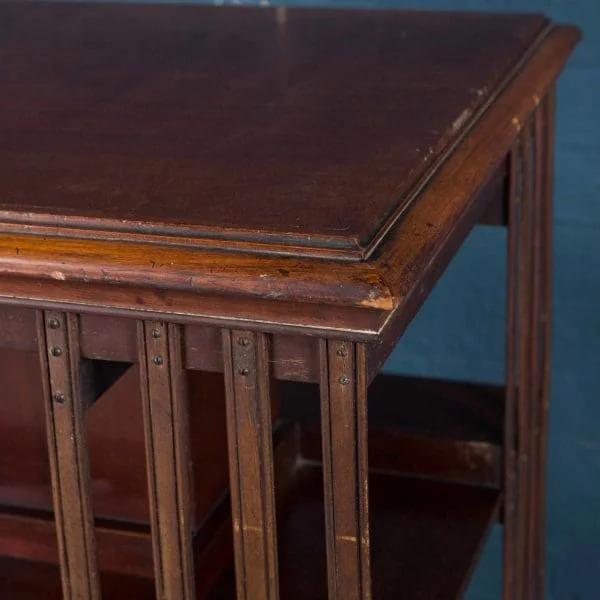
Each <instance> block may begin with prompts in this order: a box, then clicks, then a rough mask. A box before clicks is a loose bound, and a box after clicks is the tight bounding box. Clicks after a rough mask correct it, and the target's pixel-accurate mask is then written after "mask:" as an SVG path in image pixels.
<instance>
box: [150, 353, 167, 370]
mask: <svg viewBox="0 0 600 600" xmlns="http://www.w3.org/2000/svg"><path fill="white" fill-rule="evenodd" d="M152 362H153V363H154V364H155V365H156V366H157V367H160V365H162V364H163V362H164V360H163V357H162V356H161V355H160V354H157V355H156V356H155V357H154V358H153V359H152Z"/></svg>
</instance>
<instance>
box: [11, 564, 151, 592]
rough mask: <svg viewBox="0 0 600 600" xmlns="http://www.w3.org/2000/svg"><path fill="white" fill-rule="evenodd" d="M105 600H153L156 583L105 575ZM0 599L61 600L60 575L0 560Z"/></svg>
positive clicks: (48, 567)
mask: <svg viewBox="0 0 600 600" xmlns="http://www.w3.org/2000/svg"><path fill="white" fill-rule="evenodd" d="M101 582H102V600H125V599H129V598H135V599H136V600H137V599H138V598H139V599H140V600H153V599H154V597H155V594H154V583H153V581H152V580H149V579H142V578H140V577H134V576H130V575H116V574H113V573H110V574H107V573H103V574H102V577H101ZM0 598H2V599H3V600H34V599H35V600H39V599H41V598H43V599H44V600H62V592H61V585H60V573H59V570H58V567H57V566H55V565H51V564H45V563H37V562H30V561H26V560H17V559H12V558H1V559H0Z"/></svg>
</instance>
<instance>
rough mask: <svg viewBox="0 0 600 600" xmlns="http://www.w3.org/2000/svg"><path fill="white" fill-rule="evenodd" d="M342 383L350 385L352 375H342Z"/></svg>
mask: <svg viewBox="0 0 600 600" xmlns="http://www.w3.org/2000/svg"><path fill="white" fill-rule="evenodd" d="M340 383H341V384H342V385H348V384H349V383H350V377H348V376H347V375H342V376H341V377H340Z"/></svg>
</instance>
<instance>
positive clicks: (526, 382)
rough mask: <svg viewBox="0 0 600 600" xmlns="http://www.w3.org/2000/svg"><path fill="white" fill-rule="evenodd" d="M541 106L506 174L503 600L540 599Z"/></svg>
mask: <svg viewBox="0 0 600 600" xmlns="http://www.w3.org/2000/svg"><path fill="white" fill-rule="evenodd" d="M546 102H547V101H544V102H543V103H542V104H541V105H540V107H539V108H538V109H537V110H536V111H535V112H534V114H533V116H532V118H531V120H530V121H529V122H528V123H527V124H526V125H525V127H524V128H523V131H522V132H521V136H520V140H519V142H518V144H517V145H516V146H515V148H514V149H513V153H512V154H513V156H512V158H511V166H512V170H513V171H514V172H515V173H519V172H520V171H522V177H516V176H515V175H511V181H512V183H513V185H511V201H510V219H509V221H510V222H509V243H508V331H507V375H506V376H507V398H506V428H505V443H506V463H505V538H504V539H505V554H504V558H505V571H504V598H505V599H506V600H508V599H510V600H515V599H516V600H538V599H540V600H541V599H542V598H543V594H544V552H543V544H544V527H545V522H544V485H545V483H544V482H545V462H546V428H547V412H548V387H549V359H550V354H549V327H550V291H551V290H550V268H551V262H550V244H551V235H550V233H551V231H550V230H551V216H550V215H551V211H550V203H551V192H550V181H551V173H552V165H551V161H550V159H549V153H551V150H550V146H551V144H552V141H551V130H549V127H551V124H550V123H549V120H551V118H552V117H551V115H548V108H547V107H546ZM550 102H551V101H550ZM515 429H516V431H515Z"/></svg>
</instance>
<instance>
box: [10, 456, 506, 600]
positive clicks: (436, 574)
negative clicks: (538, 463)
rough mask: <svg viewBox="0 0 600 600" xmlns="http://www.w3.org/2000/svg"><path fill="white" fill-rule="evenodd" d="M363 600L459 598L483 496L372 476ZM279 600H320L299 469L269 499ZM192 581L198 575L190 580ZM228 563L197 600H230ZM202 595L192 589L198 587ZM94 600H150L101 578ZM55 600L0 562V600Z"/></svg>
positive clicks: (50, 584) (50, 591)
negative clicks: (368, 578) (367, 584)
mask: <svg viewBox="0 0 600 600" xmlns="http://www.w3.org/2000/svg"><path fill="white" fill-rule="evenodd" d="M370 497H371V540H372V579H373V598H374V599H375V600H388V599H389V600H392V598H393V599H396V598H398V597H399V594H401V596H402V598H406V599H410V600H418V599H425V598H426V599H427V600H438V599H439V600H450V599H454V598H460V597H461V595H462V592H463V590H464V587H465V586H466V583H467V582H468V580H469V577H470V574H471V571H472V569H473V568H474V566H475V564H476V562H477V559H478V557H479V553H480V550H481V548H482V546H483V544H484V542H485V540H486V538H487V534H488V532H489V529H490V527H491V525H492V523H493V522H494V521H495V519H496V516H497V511H498V507H499V503H500V493H499V492H498V491H496V490H493V489H487V488H481V487H476V486H466V485H460V484H456V483H445V482H440V481H431V480H424V479H414V478H408V477H401V476H398V475H393V474H385V473H372V474H371V476H370ZM277 508H278V515H277V516H278V520H277V527H278V538H279V572H280V590H281V592H280V596H281V598H282V600H295V599H302V600H326V599H327V582H326V562H325V537H324V511H323V484H322V470H321V468H320V466H319V465H313V464H311V463H309V464H302V465H301V466H300V467H299V468H297V469H296V470H295V471H294V474H293V475H292V476H291V478H290V479H289V480H288V482H287V483H286V484H285V486H284V487H283V489H281V490H280V493H279V494H278V502H277ZM197 576H198V579H199V580H201V579H202V573H197ZM234 578H235V576H234V568H233V561H231V563H230V565H229V566H228V567H227V568H226V569H225V570H224V571H223V572H222V574H221V575H220V577H219V578H218V579H217V582H216V583H215V585H214V586H212V588H211V590H210V592H208V594H207V595H206V596H204V598H206V600H234V599H235V584H234ZM199 588H202V586H199ZM102 592H103V599H111V600H117V599H121V598H122V599H128V598H132V597H135V598H136V599H138V598H139V599H145V598H148V599H150V598H153V597H154V586H153V585H152V582H151V581H150V580H145V579H141V578H138V577H131V576H129V577H126V576H117V575H112V574H111V575H105V576H103V580H102ZM42 597H43V598H45V599H47V600H54V599H56V600H58V599H60V598H61V595H60V578H59V574H58V569H57V568H56V567H53V566H50V565H38V564H36V563H27V562H25V561H16V560H9V559H2V560H0V598H7V599H11V600H31V599H33V598H36V599H37V598H42Z"/></svg>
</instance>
